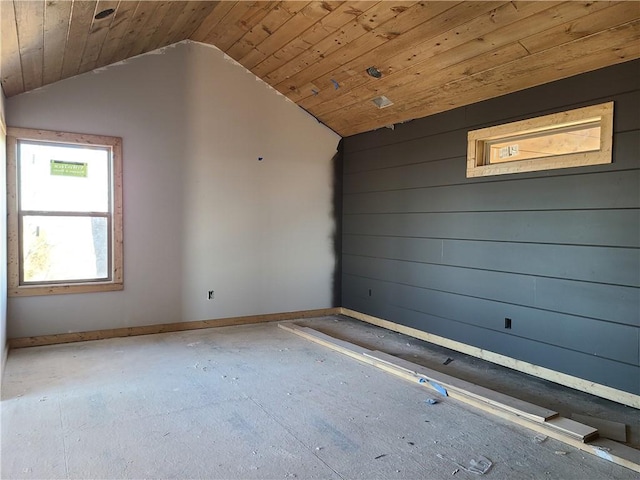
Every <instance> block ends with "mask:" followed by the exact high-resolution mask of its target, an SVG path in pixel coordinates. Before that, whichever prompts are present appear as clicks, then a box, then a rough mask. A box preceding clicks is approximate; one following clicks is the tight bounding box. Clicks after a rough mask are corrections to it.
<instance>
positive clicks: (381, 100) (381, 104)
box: [371, 95, 393, 108]
mask: <svg viewBox="0 0 640 480" xmlns="http://www.w3.org/2000/svg"><path fill="white" fill-rule="evenodd" d="M371 101H372V102H373V103H375V104H376V107H378V108H385V107H388V106H390V105H393V102H392V101H391V100H389V99H388V98H387V97H385V96H384V95H381V96H379V97H376V98H374V99H373V100H371Z"/></svg>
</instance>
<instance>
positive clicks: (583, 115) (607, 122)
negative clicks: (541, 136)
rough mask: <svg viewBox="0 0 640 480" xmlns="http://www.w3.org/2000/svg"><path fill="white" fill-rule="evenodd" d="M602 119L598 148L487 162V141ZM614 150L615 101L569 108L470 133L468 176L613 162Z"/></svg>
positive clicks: (550, 131) (543, 131) (548, 130)
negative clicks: (485, 153)
mask: <svg viewBox="0 0 640 480" xmlns="http://www.w3.org/2000/svg"><path fill="white" fill-rule="evenodd" d="M596 120H597V121H598V122H599V126H600V129H601V130H600V148H599V149H598V150H593V151H586V152H579V153H569V154H561V155H551V156H546V157H538V158H529V159H524V160H513V161H503V162H499V163H485V158H484V149H485V146H486V144H489V143H491V142H493V143H495V142H496V141H497V140H500V139H508V138H510V137H516V136H518V135H529V134H536V133H545V132H549V133H553V132H554V130H559V129H561V128H566V127H567V126H571V125H580V124H582V123H585V124H586V123H588V122H589V121H596ZM612 151H613V102H607V103H601V104H598V105H591V106H588V107H583V108H577V109H574V110H567V111H565V112H560V113H554V114H551V115H544V116H541V117H536V118H531V119H527V120H521V121H519V122H512V123H506V124H503V125H496V126H493V127H488V128H481V129H479V130H472V131H470V132H469V133H468V135H467V178H473V177H485V176H490V175H505V174H512V173H524V172H535V171H542V170H552V169H557V168H570V167H581V166H588V165H603V164H607V163H611V162H612Z"/></svg>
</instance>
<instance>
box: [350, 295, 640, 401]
mask: <svg viewBox="0 0 640 480" xmlns="http://www.w3.org/2000/svg"><path fill="white" fill-rule="evenodd" d="M340 313H341V314H342V315H346V316H347V317H351V318H355V319H356V320H360V321H362V322H366V323H370V324H371V325H376V326H378V327H382V328H386V329H387V330H391V331H393V332H398V333H402V334H403V335H408V336H410V337H413V338H418V339H420V340H424V341H425V342H429V343H433V344H435V345H440V346H442V347H446V348H450V349H451V350H455V351H457V352H462V353H465V354H467V355H471V356H474V357H476V358H481V359H483V360H486V361H488V362H492V363H495V364H497V365H502V366H504V367H507V368H511V369H513V370H518V371H520V372H524V373H526V374H528V375H533V376H535V377H538V378H544V379H545V380H549V381H552V382H555V383H559V384H561V385H566V386H567V387H571V388H574V389H576V390H580V391H582V392H587V393H591V394H592V395H598V396H600V397H602V398H608V399H609V400H613V401H614V402H618V403H622V404H624V405H629V406H631V407H633V408H640V397H639V396H638V395H634V394H632V393H629V392H624V391H622V390H617V389H615V388H612V387H608V386H606V385H601V384H598V383H593V382H591V381H588V380H584V379H582V378H578V377H574V376H572V375H567V374H566V373H561V372H558V371H555V370H550V369H548V368H544V367H541V366H539V365H534V364H532V363H529V362H525V361H522V360H517V359H515V358H511V357H507V356H506V355H502V354H499V353H495V352H491V351H489V350H484V349H482V348H478V347H474V346H472V345H468V344H466V343H462V342H458V341H456V340H451V339H449V338H445V337H441V336H439V335H434V334H432V333H429V332H425V331H423V330H418V329H416V328H412V327H407V326H406V325H401V324H399V323H395V322H391V321H389V320H385V319H382V318H378V317H374V316H373V315H368V314H366V313H361V312H357V311H355V310H351V309H349V308H344V307H342V308H341V309H340Z"/></svg>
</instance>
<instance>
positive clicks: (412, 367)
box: [365, 351, 558, 422]
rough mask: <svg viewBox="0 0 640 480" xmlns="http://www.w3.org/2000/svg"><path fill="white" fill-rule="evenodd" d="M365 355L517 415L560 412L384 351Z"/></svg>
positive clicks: (540, 415) (542, 416)
mask: <svg viewBox="0 0 640 480" xmlns="http://www.w3.org/2000/svg"><path fill="white" fill-rule="evenodd" d="M365 355H367V356H370V357H373V358H376V359H378V360H380V361H382V362H387V363H389V364H391V365H394V366H396V367H398V368H403V369H405V370H407V371H409V372H411V373H413V374H414V375H419V376H423V377H425V378H427V379H429V380H433V381H435V382H437V383H439V384H440V385H442V386H443V387H444V388H446V389H447V391H449V390H451V389H455V390H457V391H460V392H462V393H464V394H465V395H468V396H470V397H474V398H476V399H478V400H481V401H483V402H487V403H489V404H490V405H493V406H495V407H498V408H502V409H504V410H507V411H510V412H512V413H515V414H516V415H521V416H524V417H527V418H529V419H531V420H534V421H536V422H544V421H546V420H549V419H551V418H554V417H557V416H558V412H555V411H553V410H550V409H548V408H543V407H540V406H538V405H534V404H533V403H529V402H525V401H524V400H520V399H518V398H514V397H510V396H509V395H505V394H503V393H500V392H495V391H493V390H490V389H488V388H485V387H482V386H480V385H475V384H473V383H471V382H467V381H465V380H460V379H459V378H455V377H452V376H451V375H447V374H445V373H441V372H438V371H436V370H432V369H430V368H427V367H423V366H421V365H418V364H415V363H413V362H408V361H407V360H403V359H402V358H398V357H394V356H392V355H389V354H387V353H384V352H379V351H374V352H372V353H365Z"/></svg>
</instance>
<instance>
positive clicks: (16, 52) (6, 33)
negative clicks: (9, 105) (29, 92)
mask: <svg viewBox="0 0 640 480" xmlns="http://www.w3.org/2000/svg"><path fill="white" fill-rule="evenodd" d="M0 13H1V15H0V22H1V23H0V30H2V50H0V72H1V73H2V78H1V79H0V80H1V81H2V89H3V90H4V94H5V95H6V96H7V97H10V96H12V95H17V94H18V93H22V92H24V83H23V81H22V69H21V67H20V48H19V46H18V30H17V28H16V22H15V12H14V9H13V2H2V4H0Z"/></svg>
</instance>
